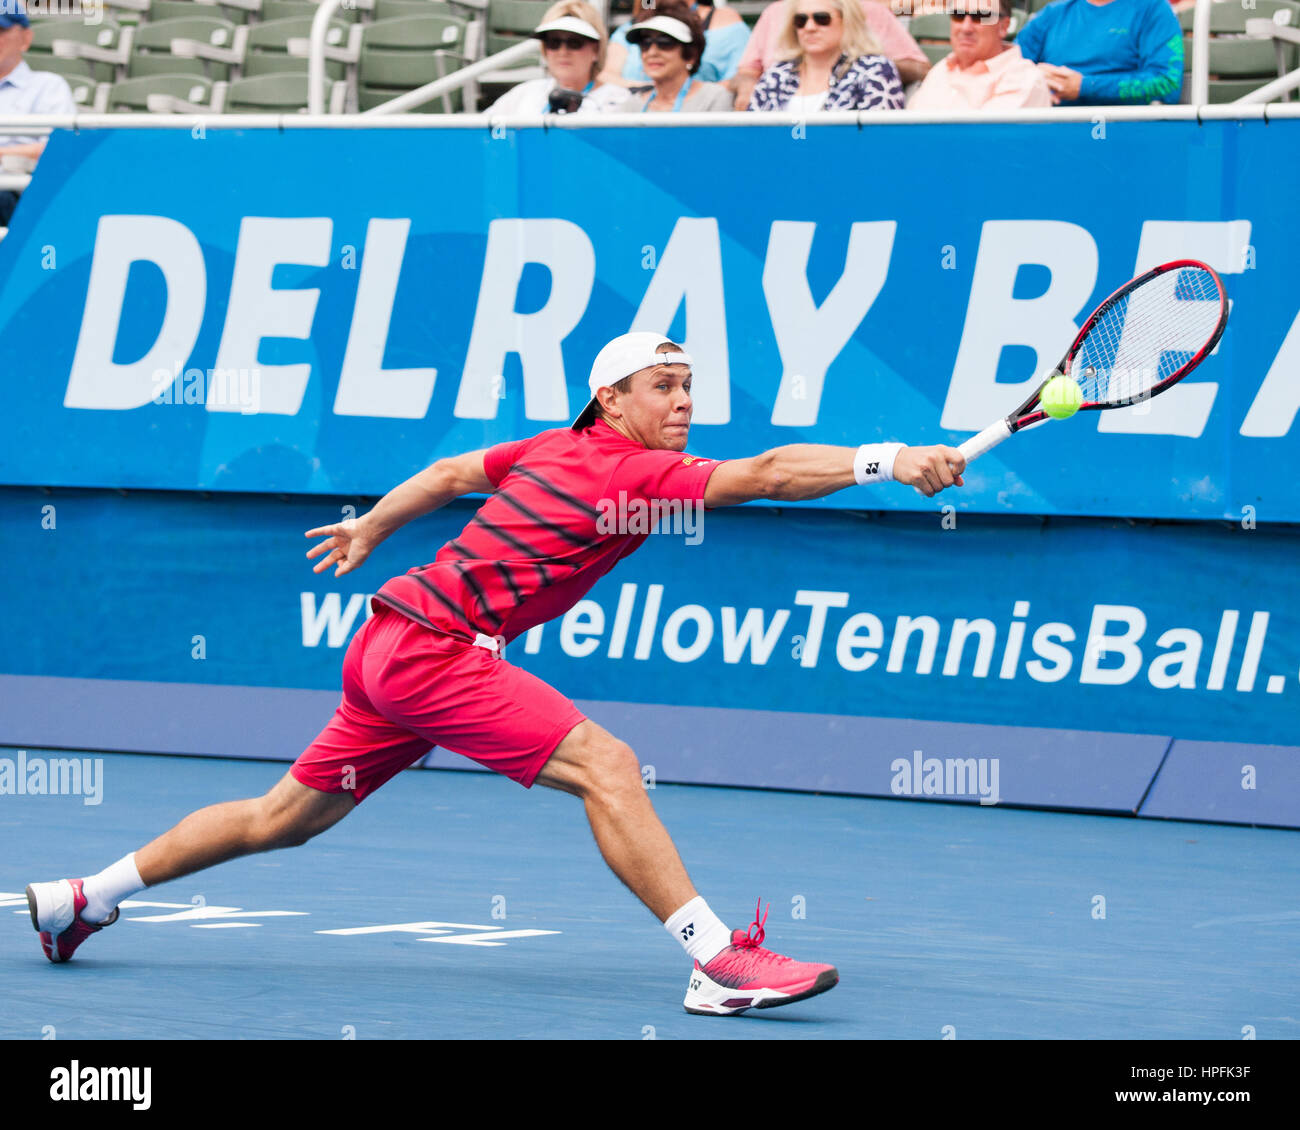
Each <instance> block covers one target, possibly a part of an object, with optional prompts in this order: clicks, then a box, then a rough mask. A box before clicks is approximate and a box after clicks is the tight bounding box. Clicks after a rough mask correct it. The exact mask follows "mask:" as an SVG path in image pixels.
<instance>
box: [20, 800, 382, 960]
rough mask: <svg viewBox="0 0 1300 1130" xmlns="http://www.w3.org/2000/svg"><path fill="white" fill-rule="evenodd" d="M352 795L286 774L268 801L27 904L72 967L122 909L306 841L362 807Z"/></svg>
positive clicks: (48, 886) (48, 943)
mask: <svg viewBox="0 0 1300 1130" xmlns="http://www.w3.org/2000/svg"><path fill="white" fill-rule="evenodd" d="M355 805H356V801H355V800H354V799H353V797H352V795H351V794H349V793H326V792H321V791H319V790H317V789H313V788H308V787H307V786H306V785H303V784H301V783H300V782H298V781H296V780H294V778H293V777H292V776H290V775H289V774H286V775H285V776H284V777H283V778H282V779H281V780H280V782H279V783H278V784H277V785H276V786H275V787H274V788H273V789H271V791H270V792H268V793H267V794H266V795H265V796H261V797H256V798H254V799H251V800H233V801H227V802H226V803H224V804H214V805H209V806H208V807H207V808H201V809H199V810H198V811H197V812H192V813H190V815H189V816H187V817H185V819H184V820H182V821H181V822H180V823H179V824H177V825H176V826H175V827H174V828H172V829H171V830H170V831H167V832H164V833H163V834H162V835H161V836H159V837H158V838H157V839H155V840H152V841H151V842H150V843H148V844H146V845H145V846H144V847H142V848H141V849H140V850H139V851H137V852H133V853H132V854H130V855H127V856H124V857H123V858H122V859H119V860H118V861H117V862H116V863H114V864H112V865H111V866H109V867H106V868H105V869H104V870H103V871H100V872H99V873H97V874H95V875H91V876H89V877H88V878H86V879H59V880H56V881H54V882H49V883H32V884H31V885H30V886H28V888H27V906H28V910H29V911H30V912H31V916H32V925H33V926H34V927H35V928H36V930H37V932H38V933H39V934H40V936H41V948H42V949H43V950H44V951H45V956H46V957H48V958H49V959H50V960H51V961H56V962H59V961H67V960H68V959H69V958H71V957H72V955H73V953H74V952H75V951H76V949H77V947H78V946H80V945H81V943H82V942H84V941H85V940H86V939H87V938H88V937H90V935H91V934H96V933H98V932H99V931H100V930H101V929H103V927H105V926H108V925H111V924H112V923H113V922H115V921H116V920H117V905H118V903H120V902H122V901H123V900H124V899H127V898H130V897H131V896H132V895H134V894H136V893H138V892H139V891H141V890H143V889H144V888H145V887H152V886H154V885H155V884H157V883H165V882H167V881H168V880H169V879H178V878H180V877H181V876H182V875H190V874H192V873H194V872H195V871H202V870H203V869H204V868H206V867H212V866H214V865H216V864H218V863H224V862H225V861H226V860H228V859H235V858H237V857H239V856H241V855H251V854H253V853H255V852H262V851H270V850H272V849H273V848H280V847H291V846H295V845H297V844H303V843H306V842H307V841H308V840H309V839H311V838H312V837H313V836H316V835H319V834H320V833H321V832H323V831H325V829H326V828H329V827H332V826H333V825H334V824H337V823H338V822H339V821H340V820H342V819H343V817H344V816H346V815H347V814H348V813H349V812H351V811H352V809H353V807H355Z"/></svg>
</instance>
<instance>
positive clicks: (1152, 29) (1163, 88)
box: [1016, 0, 1183, 106]
mask: <svg viewBox="0 0 1300 1130" xmlns="http://www.w3.org/2000/svg"><path fill="white" fill-rule="evenodd" d="M1016 46H1017V47H1019V48H1020V52H1021V54H1022V55H1024V57H1025V58H1026V59H1028V60H1030V62H1033V63H1037V64H1038V65H1039V68H1040V69H1041V70H1042V71H1043V74H1044V76H1045V77H1046V79H1047V85H1048V86H1049V87H1050V88H1051V91H1052V99H1053V101H1055V102H1056V103H1058V104H1059V105H1062V106H1107V105H1126V106H1135V105H1143V104H1145V103H1148V102H1166V103H1169V102H1177V101H1178V98H1179V95H1180V94H1181V92H1182V88H1183V33H1182V29H1181V28H1180V27H1179V26H1178V17H1177V16H1175V15H1174V11H1173V9H1172V8H1171V7H1170V6H1169V0H1056V2H1055V3H1054V4H1048V5H1047V7H1046V8H1044V9H1043V10H1042V11H1040V12H1039V13H1038V14H1037V15H1036V16H1034V18H1033V19H1032V20H1030V21H1029V22H1028V23H1027V24H1026V25H1025V28H1024V30H1023V31H1022V32H1021V33H1020V34H1019V35H1018V36H1017V37H1016Z"/></svg>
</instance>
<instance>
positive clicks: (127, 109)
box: [94, 75, 212, 114]
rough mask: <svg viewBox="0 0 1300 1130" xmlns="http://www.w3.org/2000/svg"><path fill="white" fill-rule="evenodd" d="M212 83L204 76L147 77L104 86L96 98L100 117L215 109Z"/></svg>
mask: <svg viewBox="0 0 1300 1130" xmlns="http://www.w3.org/2000/svg"><path fill="white" fill-rule="evenodd" d="M211 99H212V83H211V82H210V81H209V80H208V79H206V78H203V77H202V76H200V75H146V76H145V77H144V78H128V79H123V80H122V81H121V82H114V83H104V84H102V85H101V86H100V88H99V90H98V91H97V92H96V95H95V103H94V109H95V112H96V113H98V114H143V113H146V112H153V113H182V112H195V111H203V110H207V109H209V108H210V106H211Z"/></svg>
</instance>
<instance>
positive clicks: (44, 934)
mask: <svg viewBox="0 0 1300 1130" xmlns="http://www.w3.org/2000/svg"><path fill="white" fill-rule="evenodd" d="M81 883H82V881H81V880H80V879H59V880H58V881H57V882H54V883H32V884H31V885H30V886H28V888H27V909H28V910H30V911H31V913H32V925H33V926H35V927H36V930H37V933H39V934H40V936H41V949H43V950H44V951H45V956H46V957H48V958H49V959H50V960H51V961H56V962H57V961H68V960H69V959H70V958H71V957H72V955H73V953H75V952H76V949H77V947H78V946H79V945H81V943H82V942H84V941H85V940H86V939H87V938H89V937H90V935H91V934H98V933H99V932H100V930H102V929H103V928H104V927H105V926H111V925H112V924H113V923H114V922H116V921H117V910H116V909H114V911H113V913H112V914H110V915H109V916H108V917H107V918H106V919H104V921H103V922H100V923H99V924H98V925H94V924H92V923H90V922H84V921H82V918H81V912H82V911H83V910H85V909H86V896H85V895H84V894H82V892H81Z"/></svg>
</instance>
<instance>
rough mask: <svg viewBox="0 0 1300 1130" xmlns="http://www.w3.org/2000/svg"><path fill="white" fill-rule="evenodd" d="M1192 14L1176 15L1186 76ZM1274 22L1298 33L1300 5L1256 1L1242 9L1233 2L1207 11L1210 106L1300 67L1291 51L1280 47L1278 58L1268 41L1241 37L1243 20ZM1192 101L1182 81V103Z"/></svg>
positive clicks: (1291, 0) (1292, 0)
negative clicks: (1267, 20)
mask: <svg viewBox="0 0 1300 1130" xmlns="http://www.w3.org/2000/svg"><path fill="white" fill-rule="evenodd" d="M1194 15H1195V12H1194V10H1193V9H1186V10H1184V11H1180V12H1179V13H1178V22H1179V24H1180V25H1181V27H1182V28H1183V31H1184V33H1185V34H1184V37H1183V44H1184V48H1185V50H1184V59H1183V66H1184V69H1185V71H1186V72H1190V71H1191V69H1192V36H1191V31H1192V21H1193V18H1194ZM1269 18H1271V19H1273V20H1274V21H1275V22H1277V23H1279V24H1282V25H1285V26H1289V27H1296V28H1300V3H1297V2H1295V0H1254V7H1252V8H1243V7H1241V6H1240V5H1239V4H1235V3H1216V4H1213V5H1211V7H1210V39H1209V48H1210V59H1209V74H1210V80H1209V87H1208V97H1209V101H1210V102H1211V103H1223V102H1235V101H1236V100H1237V99H1238V98H1241V97H1243V96H1245V95H1247V94H1250V93H1251V92H1252V91H1255V90H1258V89H1259V88H1260V87H1261V86H1265V85H1267V84H1268V83H1270V82H1272V81H1273V80H1274V79H1276V78H1277V77H1278V75H1279V73H1284V72H1285V71H1288V70H1293V69H1295V67H1296V66H1297V65H1300V59H1297V52H1296V50H1295V48H1291V47H1283V48H1282V50H1281V53H1280V54H1281V58H1279V50H1278V47H1277V45H1276V44H1275V43H1274V42H1273V41H1272V40H1268V39H1252V38H1248V37H1247V36H1246V35H1245V31H1246V21H1247V20H1258V19H1269ZM1190 100H1191V83H1190V81H1188V80H1186V79H1185V80H1184V82H1183V101H1184V102H1189V101H1190Z"/></svg>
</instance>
